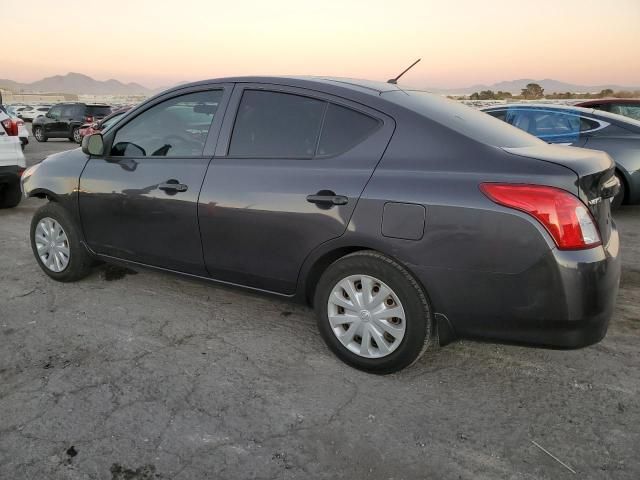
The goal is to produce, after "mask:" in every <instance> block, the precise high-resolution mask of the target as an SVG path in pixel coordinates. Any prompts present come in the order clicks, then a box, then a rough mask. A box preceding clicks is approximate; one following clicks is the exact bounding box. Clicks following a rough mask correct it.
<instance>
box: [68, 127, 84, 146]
mask: <svg viewBox="0 0 640 480" xmlns="http://www.w3.org/2000/svg"><path fill="white" fill-rule="evenodd" d="M69 141H70V142H74V143H82V137H80V127H73V130H71V137H69Z"/></svg>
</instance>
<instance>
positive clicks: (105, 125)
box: [102, 112, 125, 130]
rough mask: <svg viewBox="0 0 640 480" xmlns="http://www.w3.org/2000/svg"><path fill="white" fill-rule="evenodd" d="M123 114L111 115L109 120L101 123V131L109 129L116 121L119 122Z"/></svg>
mask: <svg viewBox="0 0 640 480" xmlns="http://www.w3.org/2000/svg"><path fill="white" fill-rule="evenodd" d="M124 114H125V112H122V113H116V114H115V115H113V116H112V117H111V118H109V120H107V121H105V122H103V123H102V130H105V129H107V128H109V127H110V126H111V125H113V124H114V123H116V122H117V121H118V120H120V117H122V115H124Z"/></svg>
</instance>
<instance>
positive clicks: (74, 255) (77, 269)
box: [30, 202, 93, 282]
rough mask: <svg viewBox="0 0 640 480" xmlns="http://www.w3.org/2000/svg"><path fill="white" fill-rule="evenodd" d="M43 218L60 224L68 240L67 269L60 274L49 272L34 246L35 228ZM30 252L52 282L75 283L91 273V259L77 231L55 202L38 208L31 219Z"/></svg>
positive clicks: (68, 216)
mask: <svg viewBox="0 0 640 480" xmlns="http://www.w3.org/2000/svg"><path fill="white" fill-rule="evenodd" d="M45 217H49V218H52V219H53V220H55V221H56V222H58V223H59V224H60V226H61V227H62V228H63V230H64V232H65V233H66V235H67V239H68V243H69V245H68V248H69V263H68V265H67V267H66V268H65V269H64V270H62V271H61V272H54V271H52V270H50V269H49V268H48V267H47V266H46V265H45V264H44V263H43V262H42V260H41V259H40V256H39V255H38V250H37V247H36V244H35V233H36V227H37V225H38V223H39V222H40V220H42V219H43V218H45ZM30 237H31V238H30V240H31V250H32V251H33V255H34V256H35V257H36V261H37V262H38V265H40V268H41V269H42V271H43V272H44V273H46V274H47V275H49V276H50V277H51V278H53V279H54V280H57V281H59V282H75V281H76V280H80V279H82V278H84V277H86V276H87V275H88V274H89V273H90V272H91V266H92V264H93V258H92V256H91V255H90V254H89V252H88V251H87V249H86V248H85V246H84V245H83V244H82V242H81V241H80V235H79V229H78V228H77V227H76V225H75V224H74V222H73V220H71V217H70V215H69V214H68V213H67V211H66V210H65V209H64V208H62V207H61V206H60V205H59V204H58V203H56V202H49V203H47V204H46V205H44V206H42V207H40V208H39V209H38V210H37V211H36V213H35V214H34V215H33V218H32V219H31V231H30Z"/></svg>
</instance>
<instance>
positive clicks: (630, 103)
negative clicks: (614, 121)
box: [576, 98, 640, 120]
mask: <svg viewBox="0 0 640 480" xmlns="http://www.w3.org/2000/svg"><path fill="white" fill-rule="evenodd" d="M576 107H584V108H595V109H596V110H604V111H605V112H611V113H617V114H618V115H624V116H625V117H630V118H634V119H636V120H640V98H601V99H598V100H589V101H587V102H580V103H577V104H576Z"/></svg>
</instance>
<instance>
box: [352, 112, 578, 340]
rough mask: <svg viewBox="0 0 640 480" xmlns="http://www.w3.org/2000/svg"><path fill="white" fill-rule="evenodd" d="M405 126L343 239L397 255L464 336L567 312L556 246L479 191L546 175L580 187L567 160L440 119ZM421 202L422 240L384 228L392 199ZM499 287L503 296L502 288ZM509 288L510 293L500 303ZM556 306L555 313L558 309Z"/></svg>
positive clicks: (547, 180)
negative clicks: (515, 150) (511, 150)
mask: <svg viewBox="0 0 640 480" xmlns="http://www.w3.org/2000/svg"><path fill="white" fill-rule="evenodd" d="M403 125H405V126H404V127H399V128H398V129H397V130H396V133H395V134H394V137H393V139H392V141H391V144H390V145H389V148H388V149H387V152H386V154H385V156H384V157H383V159H382V161H381V163H380V164H379V166H378V168H377V169H376V170H375V172H374V175H373V177H372V178H371V180H370V182H369V183H368V185H367V187H366V189H365V191H364V192H363V194H362V197H361V199H360V201H359V202H358V205H357V207H356V210H355V212H354V214H353V217H352V218H351V222H350V224H349V227H348V229H347V231H346V233H345V234H344V235H343V237H342V238H341V239H340V242H341V243H342V244H343V245H349V244H353V245H362V246H365V247H366V248H373V249H376V250H379V251H381V252H383V253H385V254H387V255H390V256H391V257H393V258H395V259H397V260H399V261H400V262H402V263H403V264H404V265H406V266H407V268H408V269H409V270H410V271H411V272H412V273H413V274H414V275H415V276H416V277H417V278H418V279H419V280H420V282H422V284H423V286H424V287H425V289H426V291H427V294H428V296H429V297H430V299H431V302H432V305H433V307H434V309H435V311H436V312H438V313H443V314H445V315H447V317H448V318H449V319H450V321H451V322H452V323H453V324H454V327H455V328H456V330H457V331H458V333H459V334H461V335H463V336H464V335H467V334H468V335H475V333H474V332H477V331H478V330H482V329H483V328H490V325H491V322H493V321H497V322H500V323H503V322H505V321H507V322H508V321H512V320H513V319H514V318H512V317H514V315H513V312H514V309H515V311H516V312H518V313H517V315H515V316H516V317H517V316H521V317H522V318H531V317H534V316H535V315H536V314H537V312H538V311H539V310H540V309H541V308H542V306H544V309H545V311H546V313H547V314H549V315H551V316H556V317H558V318H563V317H566V315H567V308H568V307H567V304H566V302H564V301H563V299H562V298H557V297H556V293H555V292H557V290H556V291H554V285H558V286H559V287H558V289H559V290H560V291H561V290H562V288H561V282H562V280H561V278H560V276H559V273H558V272H557V270H556V269H554V268H550V265H549V262H552V261H553V260H552V257H551V256H550V255H549V253H550V252H551V251H552V250H553V249H555V248H556V247H555V244H554V243H553V240H552V239H551V237H550V236H549V234H548V233H547V232H546V230H545V229H544V227H542V225H540V224H539V223H538V222H537V221H535V220H534V219H533V218H532V217H530V216H528V215H526V214H524V213H522V212H519V211H516V210H512V209H507V208H505V207H502V206H500V205H497V204H495V203H493V202H492V201H490V200H489V199H488V198H487V197H485V196H484V195H483V194H482V192H481V191H480V190H479V184H480V183H482V182H511V183H539V184H546V185H552V186H556V187H559V188H563V189H565V190H569V191H572V192H574V193H577V186H576V181H577V176H576V174H575V173H574V172H572V171H571V170H569V169H568V168H566V167H563V166H560V165H556V164H553V163H549V162H544V161H540V160H536V159H530V158H519V157H516V156H513V155H509V154H507V153H506V152H504V151H503V150H501V149H499V148H496V147H490V146H486V145H482V144H479V143H477V142H475V141H473V140H470V139H468V138H466V137H464V136H462V135H460V134H457V133H455V132H452V131H450V130H448V129H446V128H444V127H441V126H439V125H437V124H429V123H428V122H422V121H418V120H416V121H414V122H410V123H409V124H408V125H409V126H408V127H407V126H406V124H404V123H403ZM390 201H393V202H401V203H407V204H417V205H422V206H424V208H425V210H426V215H425V227H424V235H423V237H422V238H421V239H419V240H406V239H398V238H389V237H385V236H383V235H382V232H381V229H382V224H381V221H382V217H383V211H384V208H385V204H386V203H388V202H390ZM496 292H500V294H496ZM503 295H504V296H505V297H507V298H509V299H510V302H509V305H510V309H509V311H506V310H505V309H504V308H503V298H505V297H503ZM553 310H555V311H553Z"/></svg>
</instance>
